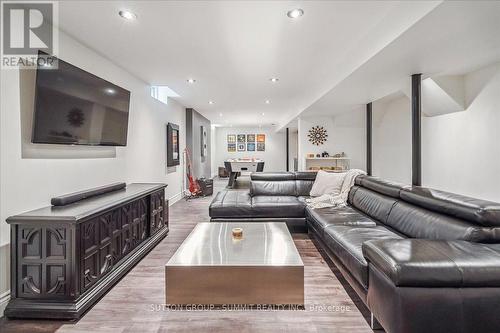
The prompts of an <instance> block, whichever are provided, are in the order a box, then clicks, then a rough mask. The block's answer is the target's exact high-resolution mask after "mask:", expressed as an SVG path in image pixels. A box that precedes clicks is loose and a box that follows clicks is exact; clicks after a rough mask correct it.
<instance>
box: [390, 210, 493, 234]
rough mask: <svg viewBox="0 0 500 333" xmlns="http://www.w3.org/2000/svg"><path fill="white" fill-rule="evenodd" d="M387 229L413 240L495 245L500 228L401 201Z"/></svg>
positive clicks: (392, 211)
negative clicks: (460, 241) (390, 228)
mask: <svg viewBox="0 0 500 333" xmlns="http://www.w3.org/2000/svg"><path fill="white" fill-rule="evenodd" d="M386 224H387V225H389V226H390V227H392V228H394V229H395V230H397V231H399V232H401V233H403V234H405V235H406V236H408V237H411V238H426V239H434V240H467V241H471V242H485V243H489V242H495V241H498V240H500V228H487V227H481V226H478V225H475V224H471V223H470V222H467V221H464V220H460V219H457V218H454V217H451V216H447V215H443V214H439V213H436V212H433V211H430V210H427V209H424V208H420V207H417V206H414V205H411V204H408V203H406V202H403V201H400V202H398V203H396V204H395V205H394V208H393V209H392V210H391V213H390V214H389V218H388V219H387V222H386Z"/></svg>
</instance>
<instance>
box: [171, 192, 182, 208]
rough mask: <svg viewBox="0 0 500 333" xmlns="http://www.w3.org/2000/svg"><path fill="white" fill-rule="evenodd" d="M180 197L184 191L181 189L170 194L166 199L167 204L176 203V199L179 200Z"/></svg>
mask: <svg viewBox="0 0 500 333" xmlns="http://www.w3.org/2000/svg"><path fill="white" fill-rule="evenodd" d="M182 198H184V193H183V192H182V191H181V192H179V193H177V194H175V195H173V196H171V197H170V198H169V199H168V205H169V206H172V205H173V204H174V203H176V202H177V201H179V200H181V199H182Z"/></svg>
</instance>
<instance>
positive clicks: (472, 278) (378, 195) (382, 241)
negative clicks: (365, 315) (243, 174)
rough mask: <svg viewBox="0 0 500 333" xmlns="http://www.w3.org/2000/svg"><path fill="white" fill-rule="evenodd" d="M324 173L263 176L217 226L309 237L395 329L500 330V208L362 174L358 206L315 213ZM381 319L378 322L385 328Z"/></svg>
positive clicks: (231, 201)
mask: <svg viewBox="0 0 500 333" xmlns="http://www.w3.org/2000/svg"><path fill="white" fill-rule="evenodd" d="M314 179H315V173H309V172H297V173H253V174H252V175H251V182H250V189H249V190H225V191H221V192H219V193H218V194H217V195H216V197H215V198H214V200H213V202H212V204H211V206H210V216H211V219H212V220H213V221H235V220H237V221H285V222H287V224H288V226H289V228H290V229H291V230H292V231H304V230H308V231H309V233H310V235H311V236H312V237H313V238H314V239H315V240H316V242H317V244H318V245H319V246H321V247H322V248H323V249H324V250H325V252H326V253H327V254H328V256H329V257H330V258H331V259H332V260H333V261H334V263H335V264H336V266H337V267H338V268H339V269H340V271H341V272H342V274H343V275H344V277H345V278H346V280H347V281H348V282H349V283H350V285H351V286H352V287H353V289H354V290H355V291H356V292H357V294H358V295H359V296H360V298H361V299H362V300H363V301H364V303H365V304H366V306H367V307H368V309H369V310H370V311H371V313H372V319H373V323H372V324H373V326H374V327H375V326H377V324H378V323H380V324H381V325H382V327H383V328H384V329H385V330H386V331H387V332H391V333H392V332H395V333H399V332H428V333H432V332H499V331H500V316H499V315H498V311H500V204H498V203H494V202H488V201H484V200H479V199H474V198H469V197H465V196H461V195H456V194H452V193H447V192H443V191H438V190H433V189H429V188H424V187H411V186H403V185H400V184H396V183H392V182H388V181H385V180H381V179H378V178H375V177H369V176H359V177H357V178H356V181H355V186H354V187H353V188H352V189H351V191H350V192H349V200H348V206H346V207H342V208H322V209H310V208H309V207H307V206H306V205H305V200H304V199H305V198H306V197H307V196H308V193H309V191H310V189H311V187H312V184H313V183H314ZM377 321H378V322H377Z"/></svg>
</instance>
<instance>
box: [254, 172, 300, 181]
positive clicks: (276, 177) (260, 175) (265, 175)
mask: <svg viewBox="0 0 500 333" xmlns="http://www.w3.org/2000/svg"><path fill="white" fill-rule="evenodd" d="M295 177H296V176H295V173H293V172H252V173H251V174H250V179H251V180H262V181H266V182H274V181H286V180H295Z"/></svg>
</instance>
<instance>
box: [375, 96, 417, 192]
mask: <svg viewBox="0 0 500 333" xmlns="http://www.w3.org/2000/svg"><path fill="white" fill-rule="evenodd" d="M372 135H373V137H372V138H373V142H372V149H373V150H372V159H373V160H372V174H373V175H374V176H377V177H381V178H384V179H388V180H392V181H395V182H400V183H405V184H410V183H411V110H410V100H409V99H408V97H406V96H403V97H400V98H397V99H395V100H393V101H391V102H389V103H386V104H382V105H379V104H377V103H374V106H373V133H372Z"/></svg>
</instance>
